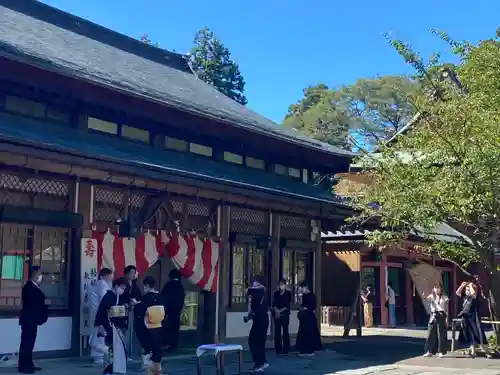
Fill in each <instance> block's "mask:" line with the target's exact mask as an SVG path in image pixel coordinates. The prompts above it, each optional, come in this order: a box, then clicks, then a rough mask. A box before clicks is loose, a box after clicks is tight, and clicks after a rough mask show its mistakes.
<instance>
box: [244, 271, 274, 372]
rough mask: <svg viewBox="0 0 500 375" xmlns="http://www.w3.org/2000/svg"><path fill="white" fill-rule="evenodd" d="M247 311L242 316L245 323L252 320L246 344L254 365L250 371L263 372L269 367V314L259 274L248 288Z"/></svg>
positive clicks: (262, 282)
mask: <svg viewBox="0 0 500 375" xmlns="http://www.w3.org/2000/svg"><path fill="white" fill-rule="evenodd" d="M248 299H249V303H248V305H249V311H248V315H247V316H245V317H244V318H243V320H244V322H245V323H247V322H249V321H250V320H251V321H252V328H251V329H250V334H249V335H248V346H249V347H250V352H251V353H252V359H253V362H254V366H253V367H252V368H251V369H250V372H263V371H264V370H265V369H266V368H268V367H269V363H268V362H267V360H266V339H267V329H268V327H269V315H268V305H267V294H266V287H265V285H264V278H263V277H261V276H257V277H255V279H254V281H253V283H252V287H251V288H249V289H248Z"/></svg>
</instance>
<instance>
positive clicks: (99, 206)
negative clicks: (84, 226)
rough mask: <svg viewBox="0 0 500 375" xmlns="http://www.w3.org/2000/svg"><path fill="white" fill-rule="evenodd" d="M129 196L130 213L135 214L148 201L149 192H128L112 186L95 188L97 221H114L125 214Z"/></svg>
mask: <svg viewBox="0 0 500 375" xmlns="http://www.w3.org/2000/svg"><path fill="white" fill-rule="evenodd" d="M127 197H128V213H129V215H131V216H133V215H135V213H136V212H137V211H139V210H140V209H141V208H142V207H143V206H144V203H145V202H146V198H147V194H146V193H144V192H142V191H141V192H137V191H134V192H127V191H123V190H119V189H113V188H110V187H95V188H94V210H95V221H96V222H106V223H114V222H116V220H117V219H119V218H122V217H123V216H124V215H125V208H126V206H127V205H126V204H125V203H126V202H125V200H126V199H127Z"/></svg>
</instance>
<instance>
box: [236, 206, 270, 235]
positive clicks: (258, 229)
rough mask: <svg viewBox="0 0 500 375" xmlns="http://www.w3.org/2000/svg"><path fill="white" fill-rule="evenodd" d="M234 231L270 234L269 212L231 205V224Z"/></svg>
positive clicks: (250, 233)
mask: <svg viewBox="0 0 500 375" xmlns="http://www.w3.org/2000/svg"><path fill="white" fill-rule="evenodd" d="M230 228H231V229H230V230H231V232H233V233H241V234H249V235H261V236H268V235H269V214H268V213H267V212H263V211H255V210H248V209H244V208H239V207H231V226H230Z"/></svg>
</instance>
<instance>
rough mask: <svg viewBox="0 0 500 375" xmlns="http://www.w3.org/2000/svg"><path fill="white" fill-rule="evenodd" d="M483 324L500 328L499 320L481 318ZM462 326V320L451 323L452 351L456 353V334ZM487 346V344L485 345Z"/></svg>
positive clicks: (454, 320)
mask: <svg viewBox="0 0 500 375" xmlns="http://www.w3.org/2000/svg"><path fill="white" fill-rule="evenodd" d="M481 323H483V324H490V325H496V326H500V321H498V320H490V319H488V318H481ZM461 324H462V319H453V320H452V321H451V351H452V352H453V351H455V348H456V341H457V339H456V336H457V335H456V332H457V330H458V331H459V330H460V326H461ZM485 344H486V343H485Z"/></svg>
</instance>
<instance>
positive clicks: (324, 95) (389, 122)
mask: <svg viewBox="0 0 500 375" xmlns="http://www.w3.org/2000/svg"><path fill="white" fill-rule="evenodd" d="M418 86H419V85H418V84H417V83H416V82H415V81H414V80H412V79H410V78H409V77H405V76H382V77H378V78H360V79H358V80H357V81H356V82H355V83H354V84H352V85H347V86H343V87H340V88H337V89H329V88H328V87H327V86H326V85H324V84H319V85H316V86H311V87H308V88H306V89H304V96H303V98H302V99H301V100H300V101H299V102H298V103H296V104H293V105H291V106H290V107H289V110H288V113H287V115H286V116H285V119H284V121H283V124H284V125H285V126H288V127H292V128H294V129H296V130H298V131H300V132H302V133H305V134H307V135H310V136H312V137H314V138H316V139H319V140H321V141H325V142H328V143H331V144H333V145H336V146H343V147H346V148H350V147H351V145H349V143H348V142H347V138H348V134H349V133H351V134H352V133H355V134H356V138H357V139H359V140H360V141H361V142H360V143H361V144H363V145H365V146H367V147H373V146H374V145H376V144H378V143H379V142H380V141H383V140H386V139H388V138H390V137H391V136H393V135H394V134H395V133H396V132H397V131H398V130H399V129H401V128H402V127H403V126H404V125H405V124H406V123H407V122H408V121H410V119H411V117H412V116H413V115H414V113H415V110H414V107H413V105H412V103H413V97H414V95H415V93H416V91H417V87H418Z"/></svg>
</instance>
